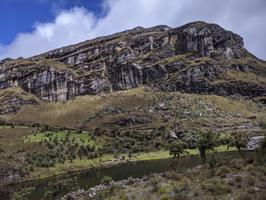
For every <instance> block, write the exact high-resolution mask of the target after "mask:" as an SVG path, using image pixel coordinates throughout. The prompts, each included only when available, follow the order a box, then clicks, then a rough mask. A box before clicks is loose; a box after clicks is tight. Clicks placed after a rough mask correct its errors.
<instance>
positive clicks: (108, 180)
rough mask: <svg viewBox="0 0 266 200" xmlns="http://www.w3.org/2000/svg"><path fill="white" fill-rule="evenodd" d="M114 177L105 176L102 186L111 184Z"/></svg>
mask: <svg viewBox="0 0 266 200" xmlns="http://www.w3.org/2000/svg"><path fill="white" fill-rule="evenodd" d="M112 180H113V179H112V177H110V176H104V177H103V178H102V179H101V184H104V185H108V184H110V182H111V181H112Z"/></svg>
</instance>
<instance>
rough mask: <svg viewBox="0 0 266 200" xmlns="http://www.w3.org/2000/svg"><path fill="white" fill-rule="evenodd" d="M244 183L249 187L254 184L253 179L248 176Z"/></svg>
mask: <svg viewBox="0 0 266 200" xmlns="http://www.w3.org/2000/svg"><path fill="white" fill-rule="evenodd" d="M246 181H247V184H248V185H250V186H253V185H254V184H255V183H254V179H253V178H252V177H251V176H248V177H247V178H246Z"/></svg>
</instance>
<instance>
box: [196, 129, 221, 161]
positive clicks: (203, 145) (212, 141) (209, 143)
mask: <svg viewBox="0 0 266 200" xmlns="http://www.w3.org/2000/svg"><path fill="white" fill-rule="evenodd" d="M215 137H217V136H216V135H215V134H214V133H212V132H206V133H202V134H201V135H200V138H199V140H198V141H197V147H198V149H199V154H200V158H201V160H202V162H203V164H205V161H206V151H210V150H213V149H214V147H215V146H218V138H215Z"/></svg>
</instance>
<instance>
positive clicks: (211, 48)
mask: <svg viewBox="0 0 266 200" xmlns="http://www.w3.org/2000/svg"><path fill="white" fill-rule="evenodd" d="M0 80H1V82H0V88H1V89H6V88H10V87H14V86H19V87H21V88H22V89H23V90H24V91H25V92H27V93H30V94H33V95H35V96H37V97H39V98H40V99H42V100H47V101H62V100H68V99H73V98H74V97H76V96H80V95H89V94H99V93H110V92H112V91H119V90H126V89H131V88H136V87H140V86H142V85H145V86H148V87H150V88H153V89H156V90H161V91H182V92H188V93H202V94H217V95H225V96H228V95H242V96H248V97H257V96H263V95H265V94H266V84H265V83H266V63H265V62H264V61H262V60H259V59H257V58H256V57H255V56H253V55H252V54H251V53H249V52H248V51H247V50H246V49H245V48H244V43H243V39H242V38H241V37H240V36H238V35H237V34H234V33H232V32H230V31H227V30H224V29H223V28H222V27H220V26H219V25H216V24H208V23H205V22H193V23H189V24H186V25H184V26H181V27H178V28H170V27H168V26H164V25H161V26H155V27H152V28H142V27H137V28H134V29H132V30H128V31H124V32H121V33H116V34H113V35H110V36H106V37H99V38H96V39H93V40H88V41H85V42H82V43H79V44H75V45H71V46H67V47H63V48H59V49H56V50H52V51H49V52H47V53H44V54H41V55H38V56H34V57H31V58H28V59H22V58H21V59H16V60H8V59H7V60H3V61H2V62H1V64H0Z"/></svg>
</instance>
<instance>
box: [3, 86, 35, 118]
mask: <svg viewBox="0 0 266 200" xmlns="http://www.w3.org/2000/svg"><path fill="white" fill-rule="evenodd" d="M38 104H39V100H38V99H37V98H36V97H34V96H32V95H29V94H28V93H27V92H25V91H23V90H22V89H21V88H19V87H13V88H8V89H4V90H1V91H0V114H1V115H4V114H11V113H16V112H17V111H19V110H20V109H21V106H22V105H38Z"/></svg>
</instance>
